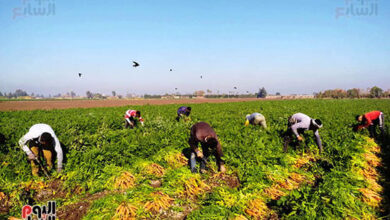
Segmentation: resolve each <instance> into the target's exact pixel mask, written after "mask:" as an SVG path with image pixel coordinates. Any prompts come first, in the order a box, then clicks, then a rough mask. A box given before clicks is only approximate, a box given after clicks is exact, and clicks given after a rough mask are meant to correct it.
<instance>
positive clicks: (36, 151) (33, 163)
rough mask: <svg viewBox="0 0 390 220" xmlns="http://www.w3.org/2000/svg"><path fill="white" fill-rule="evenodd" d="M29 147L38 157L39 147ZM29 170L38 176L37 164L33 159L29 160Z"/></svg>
mask: <svg viewBox="0 0 390 220" xmlns="http://www.w3.org/2000/svg"><path fill="white" fill-rule="evenodd" d="M30 149H31V152H33V154H34V155H35V156H36V157H37V158H38V157H39V148H38V147H31V148H30ZM38 160H39V159H38ZM31 172H32V175H33V176H38V172H39V166H38V163H37V162H36V161H35V160H31Z"/></svg>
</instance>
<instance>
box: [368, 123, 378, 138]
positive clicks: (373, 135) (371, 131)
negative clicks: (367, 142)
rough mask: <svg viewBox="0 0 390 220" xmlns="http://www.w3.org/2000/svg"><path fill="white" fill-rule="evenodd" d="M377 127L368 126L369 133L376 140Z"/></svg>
mask: <svg viewBox="0 0 390 220" xmlns="http://www.w3.org/2000/svg"><path fill="white" fill-rule="evenodd" d="M375 128H376V125H375V123H374V125H370V126H368V131H369V132H370V137H371V138H375V137H376V132H375Z"/></svg>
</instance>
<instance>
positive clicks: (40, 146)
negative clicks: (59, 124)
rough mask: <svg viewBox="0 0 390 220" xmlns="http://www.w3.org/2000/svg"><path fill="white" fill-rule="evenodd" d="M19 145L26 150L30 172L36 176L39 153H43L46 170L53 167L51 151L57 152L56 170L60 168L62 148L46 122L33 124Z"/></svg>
mask: <svg viewBox="0 0 390 220" xmlns="http://www.w3.org/2000/svg"><path fill="white" fill-rule="evenodd" d="M19 145H20V146H21V147H22V149H23V151H24V152H26V154H27V156H28V159H29V160H30V161H31V168H32V174H33V175H34V176H38V172H39V169H40V167H39V166H38V161H37V160H39V155H40V154H41V155H42V154H43V156H44V158H45V160H46V164H47V166H48V167H47V170H51V169H52V168H53V162H52V155H53V151H55V152H56V153H57V172H61V170H62V159H63V154H62V148H61V145H60V141H59V140H58V138H57V136H56V134H55V133H54V131H53V129H52V128H51V127H50V126H49V125H47V124H35V125H33V126H32V127H31V128H30V130H29V131H28V132H27V134H25V135H24V136H23V137H22V138H21V139H20V140H19Z"/></svg>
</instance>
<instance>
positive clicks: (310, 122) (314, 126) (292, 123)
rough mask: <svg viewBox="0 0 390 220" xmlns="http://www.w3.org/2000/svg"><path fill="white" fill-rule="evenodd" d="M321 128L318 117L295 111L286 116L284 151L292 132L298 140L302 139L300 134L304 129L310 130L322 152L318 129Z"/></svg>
mask: <svg viewBox="0 0 390 220" xmlns="http://www.w3.org/2000/svg"><path fill="white" fill-rule="evenodd" d="M320 128H322V122H321V120H319V119H312V118H310V117H309V116H307V115H305V114H303V113H296V114H294V115H292V116H291V117H289V118H288V128H287V135H286V136H285V143H284V151H285V152H286V151H287V147H288V144H289V142H290V137H291V136H292V135H293V134H294V135H295V136H296V137H297V139H298V141H303V138H302V136H301V134H303V133H304V132H305V131H306V130H312V131H313V132H314V136H315V138H316V143H317V146H318V148H319V149H320V153H322V143H321V138H320V134H319V132H318V129H320Z"/></svg>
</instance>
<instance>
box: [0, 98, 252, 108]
mask: <svg viewBox="0 0 390 220" xmlns="http://www.w3.org/2000/svg"><path fill="white" fill-rule="evenodd" d="M255 100H258V99H257V98H228V99H226V98H219V99H212V98H199V99H196V98H193V99H133V100H132V99H130V100H129V99H108V100H89V99H75V100H72V99H69V100H17V101H1V100H0V111H19V110H51V109H68V108H97V107H119V106H126V105H167V104H181V103H187V104H188V103H191V104H192V103H224V102H247V101H255Z"/></svg>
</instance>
